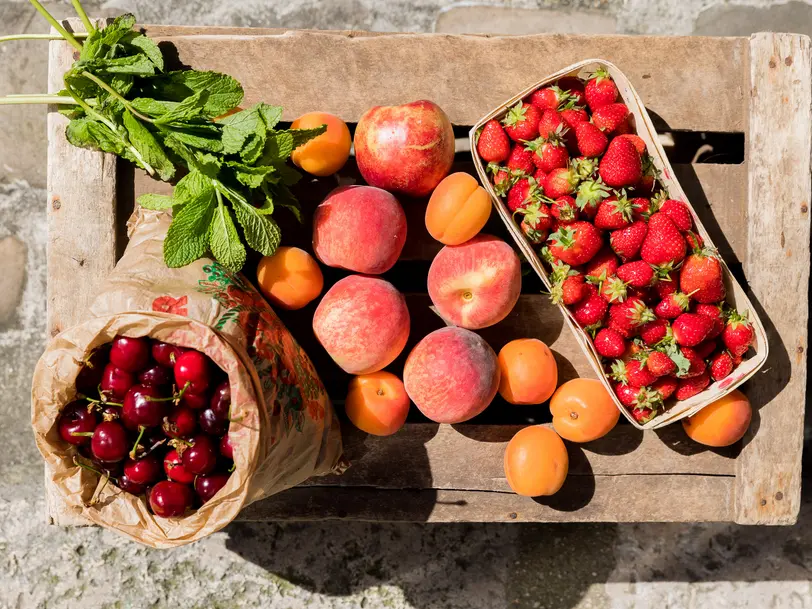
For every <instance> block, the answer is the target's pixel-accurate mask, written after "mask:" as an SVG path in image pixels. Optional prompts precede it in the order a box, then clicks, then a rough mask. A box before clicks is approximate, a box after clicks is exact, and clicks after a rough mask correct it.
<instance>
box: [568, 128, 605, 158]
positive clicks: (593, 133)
mask: <svg viewBox="0 0 812 609" xmlns="http://www.w3.org/2000/svg"><path fill="white" fill-rule="evenodd" d="M575 139H576V141H577V142H578V150H580V151H581V154H583V155H584V156H600V155H602V154H603V152H604V150H606V147H607V146H608V145H609V139H608V138H607V137H606V135H604V133H603V131H601V130H600V129H598V128H597V127H596V126H595V125H593V124H592V123H579V124H578V125H576V127H575Z"/></svg>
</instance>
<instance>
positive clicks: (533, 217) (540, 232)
mask: <svg viewBox="0 0 812 609" xmlns="http://www.w3.org/2000/svg"><path fill="white" fill-rule="evenodd" d="M511 192H512V191H511ZM509 204H510V193H508V205H509ZM514 214H519V215H521V216H522V222H521V225H520V228H521V229H522V232H523V233H524V234H525V236H526V237H527V240H528V241H530V243H532V244H533V245H538V244H540V243H544V242H545V241H546V240H547V235H548V234H549V231H550V227H551V226H552V224H553V217H552V216H551V215H550V208H549V207H547V206H546V205H545V204H544V203H541V202H539V201H534V202H532V203H530V204H529V205H527V206H525V207H523V208H519V209H517V210H516V211H515V212H514Z"/></svg>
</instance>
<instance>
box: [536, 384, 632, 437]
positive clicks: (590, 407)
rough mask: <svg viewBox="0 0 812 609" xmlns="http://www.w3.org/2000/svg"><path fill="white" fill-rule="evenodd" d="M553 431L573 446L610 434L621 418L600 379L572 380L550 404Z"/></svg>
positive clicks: (556, 393)
mask: <svg viewBox="0 0 812 609" xmlns="http://www.w3.org/2000/svg"><path fill="white" fill-rule="evenodd" d="M550 412H551V413H552V415H553V429H555V430H556V432H558V435H560V436H561V437H562V438H564V439H565V440H569V441H570V442H591V441H592V440H597V439H598V438H602V437H603V436H605V435H606V434H608V433H609V432H610V431H612V429H613V428H614V427H615V425H617V422H618V419H619V418H620V410H618V408H617V406H616V405H615V403H614V401H613V400H612V396H611V395H609V392H608V391H607V390H606V387H604V386H603V384H602V383H601V382H600V381H599V380H597V379H572V380H571V381H567V382H566V383H564V384H563V385H561V387H559V388H558V390H557V391H556V392H555V393H554V394H553V397H552V399H551V400H550Z"/></svg>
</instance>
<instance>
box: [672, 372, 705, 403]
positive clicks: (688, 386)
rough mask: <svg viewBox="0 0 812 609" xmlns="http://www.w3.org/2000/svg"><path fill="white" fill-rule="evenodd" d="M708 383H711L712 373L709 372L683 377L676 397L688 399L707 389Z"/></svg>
mask: <svg viewBox="0 0 812 609" xmlns="http://www.w3.org/2000/svg"><path fill="white" fill-rule="evenodd" d="M708 385H710V375H709V374H708V373H707V372H703V373H702V374H700V375H698V376H695V377H691V378H686V379H683V380H681V381H680V382H679V386H678V387H677V391H676V392H675V393H674V397H676V398H677V399H678V400H687V399H688V398H692V397H694V396H695V395H696V394H698V393H702V392H703V391H705V389H706V388H707V386H708Z"/></svg>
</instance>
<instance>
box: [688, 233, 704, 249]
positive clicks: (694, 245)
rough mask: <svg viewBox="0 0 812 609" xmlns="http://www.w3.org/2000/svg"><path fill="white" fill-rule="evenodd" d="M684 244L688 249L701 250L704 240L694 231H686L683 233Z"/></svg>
mask: <svg viewBox="0 0 812 609" xmlns="http://www.w3.org/2000/svg"><path fill="white" fill-rule="evenodd" d="M685 245H687V246H688V249H690V250H701V249H702V248H703V247H705V240H704V239H702V237H701V236H699V235H697V234H696V233H694V232H691V231H688V232H687V233H685Z"/></svg>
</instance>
